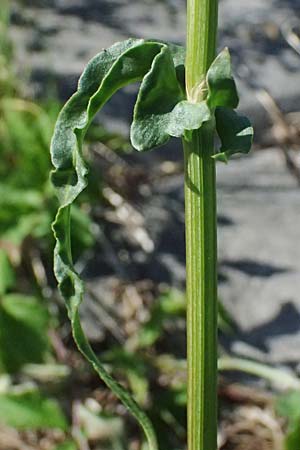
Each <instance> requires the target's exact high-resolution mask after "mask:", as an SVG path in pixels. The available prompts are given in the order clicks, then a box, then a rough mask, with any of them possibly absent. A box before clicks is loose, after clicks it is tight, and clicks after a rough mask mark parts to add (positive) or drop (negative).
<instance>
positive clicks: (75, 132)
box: [51, 39, 181, 450]
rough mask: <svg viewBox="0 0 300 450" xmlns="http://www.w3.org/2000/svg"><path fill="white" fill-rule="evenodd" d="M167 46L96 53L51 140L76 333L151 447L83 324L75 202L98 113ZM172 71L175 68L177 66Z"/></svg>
mask: <svg viewBox="0 0 300 450" xmlns="http://www.w3.org/2000/svg"><path fill="white" fill-rule="evenodd" d="M164 48H166V45H165V44H162V43H158V42H153V41H144V40H134V39H129V40H127V41H125V42H122V43H117V44H115V45H113V46H112V47H110V48H109V49H107V50H104V51H103V52H101V53H99V54H98V55H97V56H96V57H95V58H93V59H92V60H91V62H90V63H89V64H88V65H87V67H86V69H85V71H84V72H83V74H82V76H81V78H80V80H79V84H78V90H77V92H76V93H75V94H74V95H73V96H72V97H71V99H70V100H69V101H68V102H67V103H66V105H65V107H64V108H63V109H62V111H61V113H60V115H59V117H58V121H57V124H56V127H55V131H54V135H53V138H52V144H51V156H52V162H53V164H54V166H55V171H54V172H53V173H52V182H53V184H54V186H55V188H56V192H57V195H58V198H59V200H60V208H59V210H58V213H57V216H56V220H55V222H54V224H53V230H54V234H55V238H56V247H55V255H54V260H55V261H54V270H55V274H56V278H57V279H58V281H59V286H60V290H61V292H62V295H63V297H64V298H65V300H66V305H67V308H68V314H69V317H70V320H71V323H72V329H73V336H74V339H75V341H76V344H77V346H78V348H79V350H80V351H81V353H83V355H84V356H85V357H86V358H87V359H88V360H89V361H90V363H91V364H92V366H93V367H94V369H95V370H96V371H97V373H98V374H99V376H100V377H101V378H102V380H103V381H104V382H105V383H106V384H107V386H108V387H109V388H110V389H111V390H112V391H113V392H114V393H115V394H116V395H117V396H118V397H119V399H120V400H121V401H122V402H123V403H124V405H125V406H126V407H127V408H128V409H129V410H130V411H131V412H132V413H133V415H134V416H135V417H136V419H137V420H138V421H139V423H140V425H141V426H142V428H143V430H144V432H145V434H146V436H147V439H148V443H149V447H150V450H153V449H155V448H156V445H157V444H156V438H155V434H154V431H153V428H152V425H151V423H150V421H149V419H148V418H147V416H146V415H145V413H144V412H143V411H142V410H141V409H140V407H139V406H138V405H137V403H136V402H135V400H134V399H133V398H132V397H131V396H130V394H129V393H128V392H127V391H126V390H125V389H124V388H123V387H122V386H121V385H120V384H118V383H117V382H116V381H114V380H113V378H112V377H111V376H110V375H109V374H108V373H107V371H106V370H105V369H104V367H103V365H102V364H101V363H100V362H99V360H98V359H97V357H96V355H95V353H94V352H93V350H92V348H91V347H90V345H89V343H88V341H87V339H86V337H85V334H84V332H83V330H82V327H81V323H80V318H79V311H78V308H79V305H80V303H81V301H82V297H83V292H84V287H83V283H82V281H81V279H80V277H79V276H78V274H77V273H76V271H75V269H74V267H73V262H72V253H71V242H70V206H71V204H72V203H73V201H74V200H75V199H76V197H77V196H78V195H79V194H80V192H81V191H82V190H83V189H84V188H85V186H86V183H87V181H86V177H87V167H86V165H85V162H84V160H83V157H82V144H83V139H84V136H85V133H86V131H87V129H88V127H89V125H90V123H91V121H92V119H93V117H94V116H95V114H96V112H97V111H98V110H99V109H100V108H101V107H102V106H103V105H104V104H105V103H106V101H107V100H108V99H109V98H110V97H111V96H112V94H113V93H114V92H115V91H116V90H117V89H119V88H121V87H123V86H125V85H127V84H128V83H131V82H136V81H139V80H142V79H143V77H144V76H145V75H146V74H147V73H148V72H149V70H150V69H151V67H152V63H153V60H154V59H155V57H156V56H157V55H159V54H161V53H162V49H164ZM166 53H168V52H167V51H166ZM175 53H176V52H175ZM170 54H172V53H170V52H169V53H168V55H169V56H168V57H169V58H170ZM175 58H177V60H178V61H179V62H180V63H181V56H180V52H179V53H178V52H177V53H176V54H175ZM171 62H172V61H171ZM172 70H173V71H174V68H173V69H172ZM173 74H174V73H173ZM174 83H175V80H174ZM178 86H179V85H178ZM178 86H176V87H174V86H173V87H171V89H172V90H174V91H173V92H178V93H179V92H180V88H179V87H178ZM178 95H179V94H178Z"/></svg>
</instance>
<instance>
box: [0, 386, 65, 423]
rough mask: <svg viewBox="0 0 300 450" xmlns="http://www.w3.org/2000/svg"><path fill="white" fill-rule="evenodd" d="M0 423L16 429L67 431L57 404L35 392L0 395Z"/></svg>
mask: <svg viewBox="0 0 300 450" xmlns="http://www.w3.org/2000/svg"><path fill="white" fill-rule="evenodd" d="M0 422H1V423H2V424H5V425H8V426H11V427H14V428H17V429H39V428H48V429H51V428H58V429H63V430H66V429H67V421H66V418H65V416H64V414H63V413H62V411H61V409H60V407H59V405H58V403H57V402H56V401H55V400H52V399H48V398H45V397H43V396H42V395H41V394H40V393H39V391H37V390H32V391H27V392H9V393H5V394H0Z"/></svg>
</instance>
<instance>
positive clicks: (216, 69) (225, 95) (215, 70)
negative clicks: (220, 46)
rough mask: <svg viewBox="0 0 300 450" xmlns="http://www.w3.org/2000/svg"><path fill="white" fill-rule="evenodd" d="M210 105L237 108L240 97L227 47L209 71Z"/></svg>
mask: <svg viewBox="0 0 300 450" xmlns="http://www.w3.org/2000/svg"><path fill="white" fill-rule="evenodd" d="M206 81H207V87H208V99H207V102H208V105H209V106H210V108H216V107H217V106H224V107H227V108H233V109H234V108H236V107H237V106H238V104H239V97H238V93H237V89H236V85H235V81H234V79H233V77H232V74H231V60H230V53H229V50H228V48H225V49H224V50H223V51H222V52H221V53H220V54H219V55H218V56H217V57H216V59H215V60H214V62H213V63H212V65H211V66H210V68H209V70H208V72H207V79H206Z"/></svg>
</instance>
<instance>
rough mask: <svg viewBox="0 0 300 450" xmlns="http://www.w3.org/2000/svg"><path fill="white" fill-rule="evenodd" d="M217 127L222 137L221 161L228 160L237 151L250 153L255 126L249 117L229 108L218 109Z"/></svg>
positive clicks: (218, 156)
mask: <svg viewBox="0 0 300 450" xmlns="http://www.w3.org/2000/svg"><path fill="white" fill-rule="evenodd" d="M216 127H217V131H218V134H219V136H220V139H221V143H222V146H221V149H220V153H218V154H217V155H215V158H216V159H217V160H219V161H223V162H228V160H229V158H230V156H232V155H234V154H235V153H248V152H249V150H250V148H251V145H252V139H253V128H252V127H251V124H250V121H249V120H248V119H247V117H244V116H239V115H238V114H237V113H236V112H235V111H233V110H232V109H229V108H217V109H216Z"/></svg>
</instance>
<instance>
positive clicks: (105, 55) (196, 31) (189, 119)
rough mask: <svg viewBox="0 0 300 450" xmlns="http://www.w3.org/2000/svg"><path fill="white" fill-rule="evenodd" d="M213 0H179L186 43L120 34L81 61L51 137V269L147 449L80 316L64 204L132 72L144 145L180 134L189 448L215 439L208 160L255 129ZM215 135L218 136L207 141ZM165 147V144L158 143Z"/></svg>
mask: <svg viewBox="0 0 300 450" xmlns="http://www.w3.org/2000/svg"><path fill="white" fill-rule="evenodd" d="M217 16H218V1H217V0H188V1H187V45H186V50H185V49H184V48H183V47H180V46H177V45H174V44H169V43H166V42H159V41H157V40H155V39H153V40H151V39H149V40H144V39H128V40H126V41H124V42H118V43H116V44H114V45H113V46H112V47H110V48H107V49H105V50H102V51H101V52H100V53H99V54H97V55H96V56H95V57H94V58H93V59H92V60H91V61H90V62H89V63H88V65H87V66H86V68H85V70H84V72H83V74H82V75H81V77H80V80H79V83H78V88H77V91H76V93H75V94H74V95H73V96H72V97H71V98H70V99H69V101H68V102H67V103H66V105H65V106H64V108H63V109H62V111H61V113H60V115H59V117H58V120H57V123H56V127H55V131H54V135H53V138H52V144H51V155H52V162H53V165H54V167H55V169H54V171H53V172H52V175H51V178H52V182H53V184H54V186H55V188H56V192H57V196H58V198H59V202H60V206H59V210H58V212H57V216H56V219H55V222H54V224H53V230H54V234H55V238H56V247H55V255H54V264H55V274H56V277H57V280H58V282H59V288H60V291H61V293H62V295H63V297H64V299H65V302H66V306H67V310H68V315H69V318H70V320H71V324H72V330H73V336H74V339H75V341H76V344H77V346H78V348H79V350H80V351H81V353H82V354H83V355H84V356H85V358H86V359H87V360H88V361H89V362H90V363H91V364H92V366H93V367H94V369H95V370H96V372H97V373H98V374H99V376H100V377H101V379H102V380H103V382H104V383H105V384H106V385H107V386H108V387H109V388H110V389H111V390H112V391H113V392H114V394H115V395H116V396H117V397H118V398H119V399H120V401H121V402H123V404H124V405H125V406H126V407H127V409H128V410H129V411H130V412H131V413H132V414H133V415H134V416H135V418H136V419H137V421H138V422H139V424H140V425H141V427H142V429H143V430H144V433H145V436H146V438H147V441H148V446H149V449H150V450H156V449H157V448H158V445H157V439H156V435H155V431H154V429H153V426H152V424H151V422H150V420H149V419H148V417H147V415H146V414H145V413H144V411H143V410H142V409H141V408H140V406H139V405H138V404H137V402H136V401H135V400H134V398H133V397H132V396H131V395H130V393H129V392H127V391H126V390H125V389H124V387H123V386H121V385H120V384H119V383H117V381H115V380H114V379H113V378H112V377H111V375H110V374H109V373H108V372H107V371H106V369H105V368H104V366H103V364H102V363H101V362H100V361H99V359H98V358H97V356H96V354H95V353H94V351H93V350H92V348H91V346H90V344H89V342H88V340H87V338H86V336H85V334H84V331H83V329H82V326H81V322H80V316H79V305H80V303H81V302H82V300H83V296H84V284H83V281H82V280H81V279H80V277H79V275H78V273H77V272H76V270H75V268H74V265H73V260H72V252H71V239H70V227H71V223H70V211H71V206H72V203H73V202H74V201H75V199H76V198H77V197H78V195H79V194H80V193H81V192H82V191H83V189H84V188H85V187H86V185H87V175H88V168H87V165H86V163H85V161H84V157H83V152H82V146H83V143H84V138H85V135H86V132H87V130H88V128H89V126H90V124H91V122H92V120H93V119H94V117H95V115H96V113H98V111H99V110H100V109H101V108H102V107H103V106H104V105H105V103H106V102H107V101H108V100H109V99H110V98H111V97H112V95H113V94H114V93H115V92H116V91H117V90H119V89H121V88H123V87H124V86H126V85H128V84H130V83H135V82H140V87H139V91H138V95H137V100H136V104H135V107H134V112H133V120H132V124H131V130H130V138H131V143H132V146H133V147H134V148H135V149H136V150H138V151H140V152H145V151H149V150H152V149H154V148H155V147H160V146H162V145H163V144H166V143H167V142H168V140H169V139H170V137H176V138H181V139H182V142H183V149H184V171H185V225H186V255H187V258H186V266H187V281H186V287H187V366H188V369H187V372H188V375H187V380H188V381H187V392H188V394H187V416H188V450H216V448H217V273H216V261H217V230H216V181H215V178H216V177H215V164H216V162H217V161H221V162H227V161H228V160H229V159H230V157H231V156H232V155H234V154H235V153H247V152H248V151H249V150H250V147H251V142H252V136H253V129H252V127H251V125H250V123H249V121H248V119H247V118H245V117H243V116H241V115H239V114H238V113H237V112H236V108H237V106H238V102H239V99H238V94H237V90H236V85H235V82H234V79H233V77H232V73H231V60H230V54H229V51H228V49H227V48H225V49H224V50H222V51H221V52H220V53H219V54H218V55H217V56H216V41H217ZM216 135H218V137H219V142H220V146H219V148H217V146H216V145H215V136H216ZM162 151H163V150H162Z"/></svg>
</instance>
